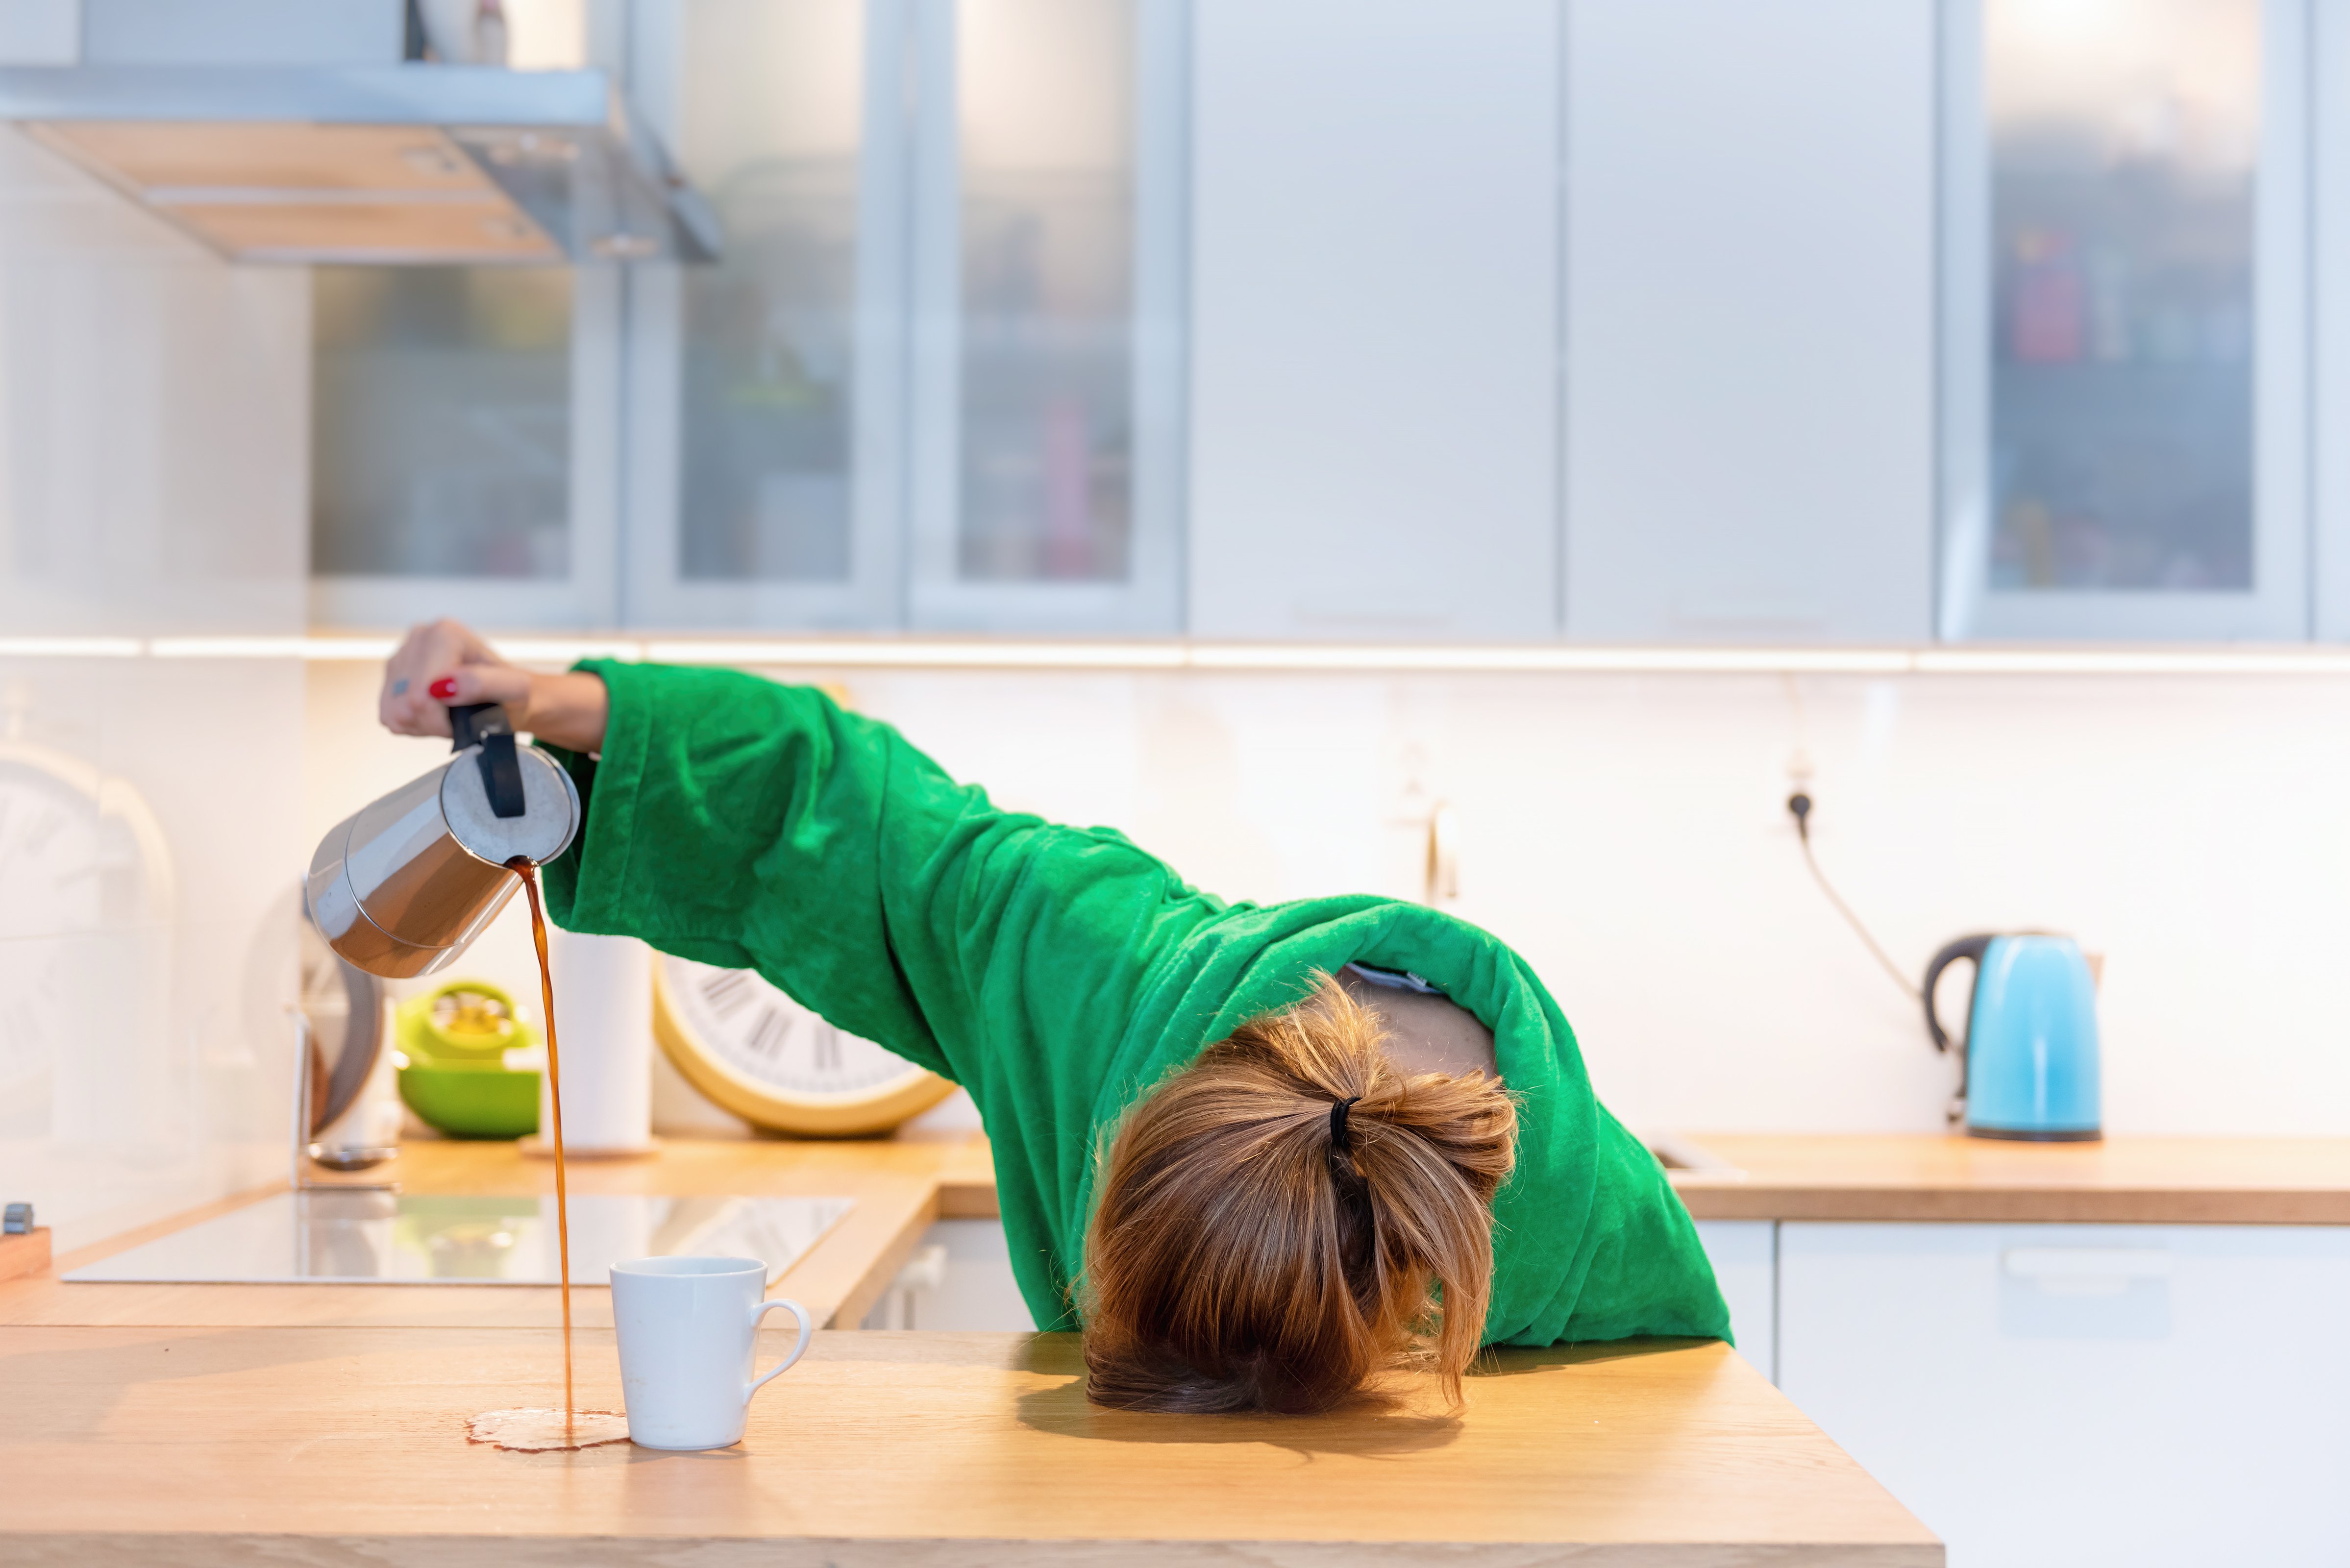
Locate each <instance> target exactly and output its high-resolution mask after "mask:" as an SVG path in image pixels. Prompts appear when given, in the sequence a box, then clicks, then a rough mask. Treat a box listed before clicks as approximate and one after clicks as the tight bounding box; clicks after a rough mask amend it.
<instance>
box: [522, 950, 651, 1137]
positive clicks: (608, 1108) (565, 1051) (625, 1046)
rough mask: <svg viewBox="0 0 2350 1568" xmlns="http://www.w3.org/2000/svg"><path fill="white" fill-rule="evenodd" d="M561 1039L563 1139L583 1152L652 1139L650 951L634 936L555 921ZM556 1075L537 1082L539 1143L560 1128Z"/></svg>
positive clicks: (557, 1015)
mask: <svg viewBox="0 0 2350 1568" xmlns="http://www.w3.org/2000/svg"><path fill="white" fill-rule="evenodd" d="M546 940H547V956H548V959H549V961H551V963H552V965H553V967H554V970H555V1028H556V1035H555V1039H556V1045H557V1047H558V1048H559V1049H560V1050H561V1052H562V1056H563V1062H562V1066H563V1145H564V1148H565V1151H566V1152H567V1153H573V1154H582V1155H590V1156H593V1155H599V1154H600V1155H620V1154H641V1153H645V1152H648V1151H650V1149H651V1148H652V1147H653V1141H652V1117H653V1108H652V1106H653V1076H652V1075H653V953H652V950H651V949H650V948H649V947H647V946H645V944H644V943H642V942H640V941H639V940H637V939H636V938H634V937H594V936H587V935H584V934H582V933H580V932H577V931H567V930H563V929H550V930H548V932H547V933H546ZM553 1100H554V1093H553V1076H552V1075H541V1076H540V1078H539V1087H538V1144H537V1147H550V1146H551V1145H552V1143H553V1141H554V1136H555V1111H554V1106H553Z"/></svg>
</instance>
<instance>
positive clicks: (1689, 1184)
mask: <svg viewBox="0 0 2350 1568" xmlns="http://www.w3.org/2000/svg"><path fill="white" fill-rule="evenodd" d="M1687 1141H1688V1142H1690V1143H1691V1144H1694V1145H1696V1146H1697V1147H1699V1148H1700V1149H1702V1150H1704V1151H1705V1152H1706V1153H1707V1154H1710V1155H1711V1156H1713V1157H1715V1158H1719V1159H1721V1160H1722V1161H1725V1162H1726V1163H1727V1164H1729V1165H1730V1166H1731V1167H1734V1168H1735V1169H1734V1171H1731V1172H1722V1171H1709V1170H1676V1171H1674V1172H1672V1173H1671V1174H1672V1181H1673V1186H1674V1188H1675V1189H1678V1190H1679V1193H1680V1195H1681V1200H1682V1201H1683V1202H1685V1203H1687V1204H1688V1205H1689V1210H1690V1213H1691V1214H1693V1215H1695V1216H1696V1217H1697V1218H1698V1219H1700V1220H1980V1221H1987V1222H2003V1223H2019V1222H2032V1221H2059V1220H2063V1221H2071V1222H2075V1223H2084V1224H2108V1225H2122V1224H2160V1225H2350V1138H2338V1137H2337V1138H2283V1137H2279V1138H2269V1137H2110V1138H2107V1139H2106V1140H2105V1141H2104V1142H2102V1143H2006V1142H2001V1141H1998V1140H1995V1139H1991V1138H1972V1137H1927V1136H1920V1135H1898V1134H1897V1135H1861V1134H1828V1135H1804V1136H1791V1135H1770V1136H1759V1135H1755V1134H1751V1133H1737V1134H1732V1133H1694V1134H1691V1135H1690V1137H1689V1138H1688V1140H1687Z"/></svg>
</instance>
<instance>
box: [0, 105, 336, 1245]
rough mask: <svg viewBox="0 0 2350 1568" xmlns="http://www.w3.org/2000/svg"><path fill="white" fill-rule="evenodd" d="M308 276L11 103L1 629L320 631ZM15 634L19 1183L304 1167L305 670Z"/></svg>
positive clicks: (80, 1192)
mask: <svg viewBox="0 0 2350 1568" xmlns="http://www.w3.org/2000/svg"><path fill="white" fill-rule="evenodd" d="M307 301H308V294H307V285H306V281H305V278H304V275H302V274H301V273H299V272H292V271H267V270H258V269H245V270H238V269H232V268H230V267H228V266H225V265H223V264H222V263H220V262H219V261H217V260H215V259H213V257H212V256H210V255H208V254H205V253H204V252H203V251H201V250H199V249H198V248H196V247H195V246H193V245H192V244H189V243H187V242H186V241H184V240H182V239H181V238H179V237H178V236H177V235H175V234H172V233H171V232H170V231H169V230H167V229H165V228H163V227H161V225H160V224H158V223H154V222H153V221H152V220H151V219H148V218H146V217H144V216H142V215H140V213H137V212H135V211H133V210H132V209H131V208H130V206H129V205H128V204H127V203H125V202H122V201H121V200H120V198H119V197H116V196H113V195H111V194H109V193H108V192H103V191H101V190H99V189H98V188H97V187H96V186H94V185H93V184H92V183H91V182H89V181H88V179H87V178H85V177H84V176H82V175H81V174H79V173H78V172H76V171H73V170H71V169H69V168H68V167H66V166H65V165H64V164H62V163H60V162H59V161H57V160H56V159H55V158H53V157H51V156H50V155H49V154H48V153H47V152H46V151H42V150H41V149H39V148H37V147H36V146H34V145H32V144H31V143H30V142H28V141H26V140H23V139H22V138H21V137H19V136H18V135H16V133H15V132H14V131H12V130H6V129H5V128H0V639H24V638H26V637H28V636H36V635H39V634H64V633H71V634H78V635H88V634H92V633H108V634H111V633H121V634H130V635H152V634H156V633H166V632H172V631H179V630H190V629H197V628H234V629H237V630H241V631H264V632H282V631H290V630H297V629H299V628H300V626H301V624H302V622H301V605H302V590H303V573H304V570H305V545H304V533H305V524H304V510H303V508H304V495H305V488H306V480H305V473H306V463H305V455H306V452H305V443H306V440H307V435H306V431H307V426H306V422H305V419H304V410H305V405H306V399H307V392H306V386H307V379H306V378H307V332H308V306H307ZM18 646H19V651H17V652H16V653H11V652H9V651H7V650H6V649H0V1199H8V1200H16V1199H30V1200H32V1201H33V1202H34V1203H35V1204H36V1210H37V1212H38V1215H39V1217H40V1218H41V1219H42V1220H44V1221H45V1222H47V1223H49V1224H51V1225H52V1226H53V1227H54V1228H55V1229H56V1231H57V1241H58V1243H59V1244H60V1245H61V1246H67V1247H70V1246H73V1245H76V1244H78V1243H79V1242H80V1241H87V1240H89V1239H91V1238H93V1237H95V1236H98V1235H101V1234H104V1233H106V1232H107V1231H114V1230H118V1229H120V1228H122V1227H124V1226H127V1225H132V1224H137V1223H140V1222H142V1221H144V1220H149V1219H152V1218H156V1217H159V1216H161V1215H162V1214H165V1213H169V1212H172V1211H174V1210H181V1209H184V1208H187V1207H189V1206H191V1205H192V1204H197V1203H201V1202H203V1201H205V1200H207V1199H212V1198H214V1197H217V1196H219V1195H221V1194H223V1193H225V1192H228V1191H232V1190H234V1189H240V1188H244V1187H247V1186H251V1185H253V1184H255V1183H256V1182H258V1181H262V1180H265V1179H268V1177H270V1176H271V1175H273V1174H275V1173H276V1172H277V1171H279V1170H281V1169H282V1168H283V1162H284V1159H285V1142H284V1139H285V1129H286V1120H285V1117H286V1110H287V1108H288V1107H287V1102H286V1084H287V1082H288V1080H289V1076H290V1067H291V1062H292V1044H291V1039H290V1036H289V1034H288V1033H287V1032H286V1022H285V1018H284V1015H283V1012H282V1010H281V1009H282V1003H283V1002H284V1001H286V999H288V997H289V996H290V994H291V987H292V981H293V957H294V947H293V936H294V927H293V925H292V923H291V922H292V918H293V913H294V909H295V907H296V906H295V904H294V902H293V898H294V887H295V878H296V876H297V875H298V873H299V871H300V868H301V865H302V859H301V857H302V856H303V854H304V853H305V852H306V849H307V846H304V845H303V844H302V843H301V841H300V839H299V837H298V833H299V823H300V809H301V799H302V796H301V768H302V741H301V733H300V713H301V693H302V680H301V671H300V670H298V669H297V668H295V667H293V666H290V665H288V664H286V663H284V662H283V661H247V660H236V659H227V660H212V659H206V660H172V659H58V658H43V657H29V656H26V655H25V654H24V653H23V652H22V651H21V649H22V646H23V645H22V644H21V643H20V644H19V645H18Z"/></svg>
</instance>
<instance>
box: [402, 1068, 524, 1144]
mask: <svg viewBox="0 0 2350 1568" xmlns="http://www.w3.org/2000/svg"><path fill="white" fill-rule="evenodd" d="M400 1098H401V1099H403V1100H405V1101H407V1102H408V1108H409V1109H410V1110H411V1111H414V1112H415V1113H416V1114H417V1115H418V1116H421V1117H423V1118H424V1120H425V1122H426V1123H427V1124H428V1125H430V1126H431V1127H434V1128H436V1129H437V1130H439V1131H440V1132H442V1134H444V1135H445V1136H447V1137H479V1138H506V1137H523V1136H524V1135H525V1134H527V1133H535V1132H536V1131H537V1130H538V1075H537V1073H536V1072H532V1071H521V1072H516V1071H511V1070H509V1069H507V1068H504V1067H494V1066H482V1067H448V1066H433V1065H428V1064H423V1063H411V1064H409V1065H407V1066H405V1067H402V1068H401V1069H400Z"/></svg>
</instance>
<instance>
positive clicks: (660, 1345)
mask: <svg viewBox="0 0 2350 1568" xmlns="http://www.w3.org/2000/svg"><path fill="white" fill-rule="evenodd" d="M766 1290H767V1265H766V1264H764V1263H762V1262H758V1261H757V1260H756V1259H753V1258H639V1259H638V1260H637V1261H636V1262H633V1263H615V1264H613V1265H612V1326H613V1327H614V1328H615V1329H616V1330H617V1331H618V1332H619V1341H620V1388H621V1392H622V1397H623V1398H624V1399H625V1400H626V1401H627V1405H628V1412H629V1441H630V1442H632V1443H637V1444H639V1445H641V1446H642V1447H644V1448H648V1449H723V1448H725V1447H727V1446H729V1445H730V1444H733V1443H739V1442H741V1441H742V1440H743V1417H745V1416H746V1415H748V1414H749V1412H750V1407H751V1396H752V1395H754V1394H755V1393H757V1392H758V1391H759V1389H760V1388H761V1387H762V1386H764V1385H765V1384H766V1383H768V1382H769V1381H771V1380H772V1379H774V1378H775V1377H778V1376H782V1374H783V1373H784V1372H785V1369H787V1368H788V1367H789V1366H791V1365H792V1363H794V1362H795V1361H797V1360H798V1359H799V1358H800V1355H801V1354H802V1353H803V1352H805V1351H806V1349H807V1347H808V1338H809V1335H811V1334H813V1333H815V1331H816V1324H815V1323H814V1322H812V1321H811V1320H810V1319H809V1317H808V1314H807V1308H806V1307H804V1306H802V1305H800V1303H797V1302H794V1301H785V1300H784V1299H783V1298H782V1297H781V1296H778V1297H776V1298H775V1300H773V1301H763V1300H762V1299H760V1298H761V1297H763V1296H764V1294H765V1293H766ZM777 1307H782V1308H783V1309H785V1311H787V1312H789V1313H790V1314H792V1315H793V1316H794V1317H795V1318H797V1319H799V1322H800V1340H799V1343H798V1344H797V1345H794V1346H792V1353H791V1354H790V1355H786V1356H785V1357H784V1359H783V1364H782V1365H781V1366H777V1367H775V1370H773V1371H771V1372H769V1373H767V1374H766V1376H763V1377H759V1378H757V1379H755V1380H754V1378H753V1377H752V1376H751V1364H752V1355H753V1352H754V1351H755V1350H756V1349H757V1348H758V1343H759V1320H760V1319H761V1318H763V1317H764V1316H765V1315H766V1314H769V1313H771V1312H773V1311H775V1309H776V1308H777Z"/></svg>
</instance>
